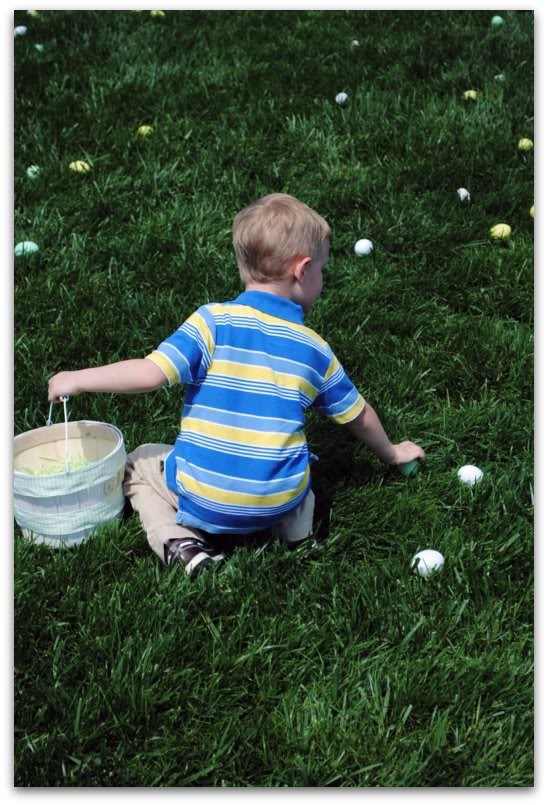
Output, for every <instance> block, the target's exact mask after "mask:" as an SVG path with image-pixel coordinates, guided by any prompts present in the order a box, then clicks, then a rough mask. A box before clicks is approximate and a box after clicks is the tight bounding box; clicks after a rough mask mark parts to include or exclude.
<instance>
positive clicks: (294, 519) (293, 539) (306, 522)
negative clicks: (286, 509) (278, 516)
mask: <svg viewBox="0 0 548 805" xmlns="http://www.w3.org/2000/svg"><path fill="white" fill-rule="evenodd" d="M314 503H315V497H314V492H313V491H312V490H310V492H309V493H308V495H307V496H306V497H305V499H304V500H303V502H302V503H301V505H300V506H298V507H297V508H296V509H295V511H292V512H291V514H289V515H288V516H287V517H286V518H285V519H284V520H282V522H281V523H280V524H279V525H278V533H279V536H280V540H281V541H282V542H285V543H286V545H292V546H296V545H298V544H299V543H300V542H303V541H304V540H306V539H308V537H310V536H311V535H312V531H313V529H312V520H313V518H314Z"/></svg>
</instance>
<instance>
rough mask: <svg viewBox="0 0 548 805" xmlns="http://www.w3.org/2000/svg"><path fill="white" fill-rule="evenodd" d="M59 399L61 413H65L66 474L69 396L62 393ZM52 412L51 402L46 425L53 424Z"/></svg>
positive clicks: (66, 463)
mask: <svg viewBox="0 0 548 805" xmlns="http://www.w3.org/2000/svg"><path fill="white" fill-rule="evenodd" d="M59 399H60V400H61V402H62V403H63V413H64V414H65V475H66V474H67V472H68V414H67V402H68V399H69V398H68V397H67V396H66V395H63V396H61V397H59ZM52 413H53V403H50V406H49V414H48V418H47V419H46V425H48V426H49V425H53V420H52V418H51V415H52Z"/></svg>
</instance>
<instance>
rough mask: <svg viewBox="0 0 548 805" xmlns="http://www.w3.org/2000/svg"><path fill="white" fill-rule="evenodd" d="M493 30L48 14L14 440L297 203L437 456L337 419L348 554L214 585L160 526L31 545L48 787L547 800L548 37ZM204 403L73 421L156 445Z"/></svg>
mask: <svg viewBox="0 0 548 805" xmlns="http://www.w3.org/2000/svg"><path fill="white" fill-rule="evenodd" d="M493 13H495V12H492V11H422V12H419V11H414V12H398V11H384V12H379V11H377V12H372V11H370V12H365V11H352V12H345V11H338V12H330V11H294V12H282V11H248V12H244V11H223V12H219V11H207V12H206V11H184V12H183V11H179V12H175V11H173V12H167V13H166V16H165V17H152V16H151V15H150V13H148V12H141V13H134V12H130V11H116V12H108V11H100V12H90V11H72V12H71V11H53V12H41V15H40V16H39V17H37V18H30V17H29V16H28V15H27V14H26V13H25V12H23V11H18V12H16V13H15V24H16V25H17V24H22V25H27V26H28V28H29V31H28V34H27V36H20V37H17V38H16V39H15V42H14V51H15V76H14V87H15V133H14V142H15V213H14V238H15V241H14V245H15V243H17V242H19V241H24V240H32V241H35V242H36V243H38V244H39V247H40V251H39V252H38V253H37V254H35V255H32V256H26V257H18V258H15V279H14V287H15V337H14V341H15V432H16V433H21V432H23V431H26V430H29V429H32V428H35V427H40V426H42V425H43V424H44V423H45V418H46V416H47V413H48V404H47V380H48V378H49V377H50V376H51V375H52V374H54V373H55V372H56V371H59V370H61V369H76V368H80V367H84V366H87V365H95V364H100V363H105V362H111V361H115V360H121V359H124V358H130V357H143V356H144V355H146V354H147V353H148V352H150V351H151V350H152V349H153V348H155V347H156V346H157V344H159V342H160V341H161V340H162V339H163V338H164V337H165V336H166V335H168V334H169V333H170V332H172V331H173V330H174V329H175V328H176V327H177V326H178V325H179V324H180V323H181V322H182V321H183V320H184V319H185V318H186V317H187V316H188V315H189V314H190V313H191V312H192V311H193V310H194V309H195V308H196V307H198V306H199V305H201V304H204V303H206V302H208V301H225V300H227V299H230V298H233V297H234V296H236V295H237V294H238V293H239V292H240V290H241V288H240V284H239V278H238V273H237V268H236V263H235V259H234V256H233V252H232V245H231V226H232V220H233V218H234V215H235V214H236V212H238V210H239V209H241V208H242V207H243V206H245V205H246V204H247V203H249V202H250V201H251V200H253V199H254V198H257V197H258V196H260V195H263V194H265V193H269V192H274V191H283V192H289V193H291V194H293V195H295V196H297V197H299V198H300V199H302V200H303V201H305V202H306V203H308V204H309V205H311V206H312V207H314V208H315V209H317V210H318V212H320V214H322V215H323V216H324V217H325V218H326V219H327V220H328V221H329V223H330V225H331V226H332V228H333V241H332V250H331V255H332V256H331V260H330V263H329V266H328V269H327V273H326V280H325V287H324V291H323V294H322V296H321V298H320V299H319V301H318V302H317V303H316V305H315V306H314V308H313V309H312V311H311V312H310V314H309V315H308V317H307V323H308V324H309V325H310V326H311V327H313V328H314V329H315V330H317V331H318V332H319V333H320V334H321V335H322V336H323V337H324V338H326V339H327V340H328V341H329V342H330V344H331V346H332V347H333V349H334V351H335V353H336V354H337V355H338V357H339V358H340V360H341V361H342V363H343V364H344V366H345V369H346V370H347V372H348V373H349V374H350V375H351V377H352V379H353V380H354V382H355V383H356V385H357V386H358V387H359V389H360V390H361V392H362V393H363V395H364V396H365V398H366V399H367V400H369V401H370V402H371V403H372V405H374V407H375V408H376V410H377V411H378V413H379V414H380V415H381V416H382V419H383V421H384V423H385V427H386V429H387V431H388V433H389V435H390V437H391V438H392V439H393V440H394V441H400V440H403V439H412V440H414V441H417V442H418V443H419V444H421V445H422V446H423V447H424V448H425V450H426V451H427V459H428V460H427V463H426V465H425V466H424V467H422V468H421V471H420V473H419V475H418V476H417V477H416V478H415V479H414V480H411V481H408V480H405V479H404V478H403V477H402V476H401V475H399V474H398V473H397V472H396V471H394V470H391V469H389V468H387V467H385V466H384V465H382V464H380V463H379V462H378V461H377V460H376V459H375V458H374V457H373V456H372V455H371V454H370V453H368V451H367V450H366V449H365V448H364V447H363V446H360V445H359V444H358V443H357V442H353V441H352V440H351V438H350V437H349V435H348V433H347V432H346V431H343V429H341V428H338V427H337V426H336V425H334V424H332V423H330V422H328V421H326V420H322V419H320V418H319V417H318V416H316V415H313V416H311V417H310V419H309V423H308V430H307V433H308V438H309V443H310V445H311V449H312V450H313V451H314V452H315V453H317V454H318V455H319V457H320V461H319V462H318V463H317V464H316V465H315V468H314V489H315V492H316V496H317V499H318V506H317V523H316V526H317V535H318V541H317V543H316V544H311V545H310V546H308V547H306V548H305V549H302V550H300V551H298V552H289V551H287V550H285V549H284V548H283V547H282V546H280V545H278V544H270V545H266V546H258V545H255V546H253V547H250V548H247V549H246V548H242V549H238V550H236V551H234V553H233V554H232V555H231V556H230V558H229V560H228V562H227V563H226V564H224V565H223V566H222V567H220V568H217V569H216V570H215V571H212V572H208V573H205V574H203V575H202V576H200V577H199V578H198V579H197V580H195V581H192V582H191V581H189V580H188V579H187V578H186V576H185V575H184V573H183V571H182V569H181V568H180V567H175V568H172V569H169V570H166V569H164V568H163V567H162V566H161V565H160V564H159V562H158V560H157V559H156V557H155V555H154V554H153V553H152V552H151V551H150V549H149V548H148V546H147V543H146V539H145V536H144V534H143V532H142V531H141V529H140V526H139V522H138V520H137V518H136V517H133V518H130V519H127V520H125V521H124V522H123V523H122V524H121V525H120V526H119V527H116V526H112V527H108V528H106V529H104V530H103V531H102V532H101V533H100V534H98V535H97V536H96V537H94V538H93V539H92V540H90V541H89V542H88V543H87V544H85V545H84V546H82V547H80V548H77V549H73V550H66V551H53V550H50V549H48V548H46V547H44V546H41V545H33V544H31V543H29V542H28V541H27V540H25V539H23V537H22V536H21V534H20V532H19V530H18V528H16V529H15V545H14V551H15V582H14V592H15V624H14V629H15V711H14V721H15V745H14V747H15V748H14V762H15V768H14V780H15V784H16V785H17V786H229V787H231V786H263V787H264V786H294V787H297V786H346V787H357V786H372V787H403V786H453V787H457V786H520V787H522V786H532V785H533V737H534V735H533V693H534V690H533V650H534V642H533V614H534V612H533V503H534V498H533V251H534V250H533V234H534V232H533V230H534V222H533V220H532V218H531V217H530V214H529V210H530V207H531V205H532V204H533V202H534V150H532V151H528V152H525V151H520V150H518V147H517V144H518V141H519V139H520V138H522V137H529V138H531V139H534V135H533V132H534V119H533V115H534V96H533V65H534V53H533V50H534V38H533V23H534V20H533V14H532V12H518V11H504V12H501V14H502V16H503V17H504V25H503V26H502V27H501V28H500V29H493V28H492V27H491V26H490V20H491V17H492V15H493ZM354 39H357V40H359V46H357V47H352V46H351V42H352V40H354ZM36 44H42V45H43V46H44V48H43V50H42V51H40V50H37V49H36V47H35V45H36ZM500 74H503V75H504V80H500V79H498V78H495V76H500ZM469 89H475V90H477V91H478V93H479V95H478V98H477V100H476V101H471V100H465V99H464V96H463V93H464V92H465V91H466V90H469ZM341 91H345V92H347V93H348V95H349V101H348V103H347V104H346V105H345V106H339V105H338V104H337V103H335V100H334V99H335V95H336V94H337V93H338V92H341ZM145 124H146V125H151V126H153V129H154V131H153V134H152V135H151V136H150V137H148V138H142V137H140V136H139V135H138V134H137V128H138V127H139V126H141V125H145ZM74 160H85V161H87V162H89V163H90V165H91V166H92V169H91V171H90V172H89V173H88V174H82V175H81V174H77V173H73V172H71V171H70V170H69V169H68V164H69V163H70V162H72V161H74ZM33 164H35V165H38V166H40V168H41V174H40V176H39V177H38V178H35V179H29V178H28V177H27V175H26V169H27V167H28V166H30V165H33ZM460 187H465V188H467V189H468V190H469V191H470V194H471V202H470V203H466V202H465V203H461V201H460V200H459V197H458V195H457V192H456V191H457V189H458V188H460ZM501 222H504V223H508V224H510V225H511V227H512V235H511V237H510V238H509V240H507V241H505V242H496V241H493V240H491V239H490V238H489V229H490V227H491V226H493V225H494V224H496V223H501ZM364 237H366V238H370V239H371V240H372V241H373V242H374V244H375V250H374V252H373V254H372V255H370V256H368V257H361V258H360V257H357V256H356V255H355V254H354V248H353V247H354V243H355V241H356V240H358V238H364ZM182 394H183V390H182V388H181V387H179V388H172V389H170V390H167V389H163V390H161V391H158V392H155V393H152V394H148V395H135V396H123V395H120V396H114V395H96V396H91V395H90V396H80V397H77V398H74V399H73V400H71V401H70V412H71V418H72V419H92V420H93V419H94V420H100V421H103V422H109V423H112V424H115V425H117V426H118V427H119V428H120V429H121V430H122V432H123V434H124V438H125V443H126V448H127V450H128V451H130V450H132V449H134V448H135V447H136V446H138V445H139V444H142V443H144V442H148V441H151V442H171V441H173V439H174V437H175V434H176V429H177V425H178V419H179V412H180V407H181V401H182ZM57 416H58V417H59V411H57ZM462 464H477V465H478V466H480V467H481V468H482V469H483V471H484V473H485V477H484V480H483V482H482V483H481V484H479V485H478V486H477V487H474V488H469V487H466V486H463V485H461V484H460V483H459V481H458V479H457V475H456V472H457V469H458V468H459V467H460V466H461V465H462ZM427 547H431V548H435V549H437V550H439V551H441V552H442V553H443V554H444V555H445V558H446V564H445V567H444V569H443V571H442V572H441V573H440V574H439V575H437V576H435V577H432V578H430V579H421V578H419V577H418V576H416V575H414V574H413V573H412V572H411V570H410V567H409V563H410V560H411V557H412V556H413V554H414V552H415V551H416V550H417V549H419V548H427Z"/></svg>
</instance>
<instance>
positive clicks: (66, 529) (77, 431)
mask: <svg viewBox="0 0 548 805" xmlns="http://www.w3.org/2000/svg"><path fill="white" fill-rule="evenodd" d="M50 416H51V410H50ZM48 422H51V420H48ZM52 463H53V464H54V468H55V469H57V468H59V469H58V471H56V472H55V473H54V474H51V473H48V474H46V473H47V472H48V466H51V464H52ZM75 464H76V466H74V465H75ZM125 464H126V450H125V445H124V437H123V436H122V433H121V431H120V430H118V428H116V427H114V425H107V424H105V423H104V422H89V421H87V420H83V421H80V422H67V421H66V406H65V422H64V423H60V424H58V425H52V424H48V425H47V426H46V427H44V428H36V429H35V430H31V431H27V432H26V433H21V434H20V435H19V436H16V437H15V443H14V515H15V520H16V522H17V524H18V525H19V526H20V528H21V530H22V532H23V535H24V536H25V537H26V538H27V539H31V540H33V541H34V542H39V543H44V544H46V545H49V546H50V547H52V548H59V547H62V546H66V547H71V546H74V545H80V544H81V543H82V542H84V541H85V540H86V539H88V538H89V537H90V536H91V535H92V534H93V532H94V531H95V530H96V529H97V528H98V527H99V526H101V525H103V524H105V523H108V522H111V521H112V520H116V519H120V518H121V516H122V514H123V510H124V493H123V489H122V482H123V479H124V469H125ZM71 465H72V469H71ZM82 465H83V466H82Z"/></svg>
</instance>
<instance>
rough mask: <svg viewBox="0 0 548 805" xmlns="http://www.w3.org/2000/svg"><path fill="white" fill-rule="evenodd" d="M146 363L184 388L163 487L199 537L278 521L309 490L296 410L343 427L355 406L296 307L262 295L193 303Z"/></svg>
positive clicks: (347, 384)
mask: <svg viewBox="0 0 548 805" xmlns="http://www.w3.org/2000/svg"><path fill="white" fill-rule="evenodd" d="M147 359H148V360H151V361H153V362H154V363H155V364H156V365H157V366H159V367H160V369H161V370H162V371H163V372H164V374H165V376H166V378H167V380H168V383H169V385H170V386H171V385H174V384H175V383H185V384H186V393H185V401H184V405H183V410H182V414H181V422H180V431H179V434H178V436H177V439H176V441H175V445H174V448H173V450H172V451H171V453H170V454H169V456H168V458H167V460H166V468H165V473H166V483H167V485H168V487H169V488H170V489H172V490H173V491H174V492H176V493H177V494H178V496H179V510H178V512H177V517H176V519H177V522H179V523H181V524H182V525H187V526H191V527H195V528H200V529H202V530H205V531H207V532H209V533H249V532H252V531H258V530H260V529H262V528H268V527H270V526H273V525H275V524H276V523H279V522H280V521H281V520H283V519H284V517H286V516H287V515H288V514H289V513H290V512H291V511H292V510H293V509H295V508H296V507H297V506H299V504H300V503H302V501H303V500H304V498H305V497H306V495H307V494H308V492H309V490H310V454H309V450H308V446H307V443H306V437H305V434H304V419H305V411H306V410H307V409H308V408H310V406H314V407H315V408H317V409H318V410H319V411H321V412H323V413H324V414H326V415H327V416H329V417H331V418H332V419H334V420H335V421H336V422H339V423H346V422H351V421H352V420H353V419H355V418H356V417H357V416H358V414H360V412H361V411H362V409H363V407H364V405H365V401H364V399H363V397H362V396H361V395H360V394H359V393H358V391H357V389H356V387H355V386H354V385H353V383H352V382H351V381H350V380H349V378H348V377H347V375H346V374H345V372H344V370H343V368H342V366H341V364H340V363H339V361H338V360H337V358H336V357H335V355H334V354H333V352H332V351H331V348H330V347H329V345H328V344H327V343H326V342H325V341H324V340H323V339H322V338H320V336H319V335H317V334H316V333H315V332H314V331H313V330H311V329H310V328H309V327H306V326H305V325H304V312H303V309H302V307H301V306H300V305H298V304H296V303H295V302H292V301H291V300H289V299H286V298H284V297H281V296H277V295H275V294H272V293H265V292H262V291H246V292H244V293H242V294H240V296H238V297H237V298H236V299H235V300H234V301H232V302H224V303H211V304H207V305H204V306H202V307H200V308H199V309H198V310H197V311H195V312H194V313H193V314H192V315H191V316H190V317H189V318H188V319H187V320H186V321H185V322H184V323H183V324H182V325H181V327H179V329H177V330H176V331H175V332H174V333H173V334H172V335H171V336H170V337H169V338H167V339H166V340H165V341H163V342H162V343H161V344H160V345H159V347H158V348H157V349H156V350H154V352H152V353H151V354H150V355H147Z"/></svg>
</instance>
